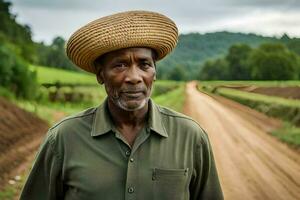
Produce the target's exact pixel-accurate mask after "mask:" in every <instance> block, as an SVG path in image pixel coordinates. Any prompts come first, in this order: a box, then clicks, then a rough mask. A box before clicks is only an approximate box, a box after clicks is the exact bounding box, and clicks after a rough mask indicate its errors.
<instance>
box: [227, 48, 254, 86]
mask: <svg viewBox="0 0 300 200" xmlns="http://www.w3.org/2000/svg"><path fill="white" fill-rule="evenodd" d="M250 52H251V47H250V46H248V45H246V44H235V45H232V46H231V47H230V48H229V51H228V54H227V56H226V58H225V60H226V61H227V62H228V65H229V66H230V67H228V68H227V69H228V76H229V77H228V78H229V79H231V80H249V79H251V75H250V73H251V72H250V68H249V66H248V64H247V60H248V57H249V54H250Z"/></svg>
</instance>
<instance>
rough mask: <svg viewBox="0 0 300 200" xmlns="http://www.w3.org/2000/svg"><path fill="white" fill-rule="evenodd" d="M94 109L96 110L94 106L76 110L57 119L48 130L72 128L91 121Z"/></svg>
mask: <svg viewBox="0 0 300 200" xmlns="http://www.w3.org/2000/svg"><path fill="white" fill-rule="evenodd" d="M96 110H97V108H96V107H92V108H88V109H85V110H83V111H81V112H78V113H76V114H73V115H70V116H67V117H65V118H63V119H62V120H60V121H58V122H57V123H55V124H54V125H53V126H52V127H51V128H50V129H49V130H50V131H57V130H63V129H70V128H72V129H73V128H76V127H78V126H80V125H81V124H83V123H85V124H86V123H89V122H92V119H93V116H94V114H95V112H96Z"/></svg>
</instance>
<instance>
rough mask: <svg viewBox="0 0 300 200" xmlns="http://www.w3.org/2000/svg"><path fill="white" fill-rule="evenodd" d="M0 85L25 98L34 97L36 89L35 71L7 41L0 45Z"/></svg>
mask: <svg viewBox="0 0 300 200" xmlns="http://www.w3.org/2000/svg"><path fill="white" fill-rule="evenodd" d="M0 85H1V86H2V87H4V88H7V89H8V90H10V91H11V92H13V93H14V94H15V95H16V96H17V97H22V98H25V99H33V98H35V95H36V91H37V78H36V73H35V72H33V71H30V69H29V65H28V64H27V63H26V62H25V61H24V60H23V59H22V58H21V57H20V56H19V54H18V48H17V47H15V46H14V45H12V44H10V43H8V42H6V43H2V44H1V45H0Z"/></svg>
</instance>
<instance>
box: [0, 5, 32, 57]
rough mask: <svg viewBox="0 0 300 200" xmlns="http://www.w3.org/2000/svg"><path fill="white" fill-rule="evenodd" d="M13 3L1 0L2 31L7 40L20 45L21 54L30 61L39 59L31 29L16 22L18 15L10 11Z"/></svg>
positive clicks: (0, 28) (0, 21) (0, 26)
mask: <svg viewBox="0 0 300 200" xmlns="http://www.w3.org/2000/svg"><path fill="white" fill-rule="evenodd" d="M11 5H12V4H11V3H10V2H7V1H4V0H0V33H2V34H4V35H5V36H6V40H8V41H9V42H11V43H13V44H15V45H17V46H19V48H20V55H21V56H22V57H23V58H24V59H25V60H27V61H29V62H35V61H36V60H37V56H36V49H35V45H34V42H33V41H32V39H31V35H32V33H31V29H30V27H29V26H28V25H21V24H18V23H17V22H16V15H13V14H11V13H10V7H11Z"/></svg>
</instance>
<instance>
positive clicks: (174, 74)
mask: <svg viewBox="0 0 300 200" xmlns="http://www.w3.org/2000/svg"><path fill="white" fill-rule="evenodd" d="M166 78H167V79H170V80H175V81H184V80H186V79H187V75H186V70H185V69H184V66H179V65H177V66H175V68H173V69H172V71H171V72H170V73H169V74H168V76H167V77H166Z"/></svg>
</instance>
